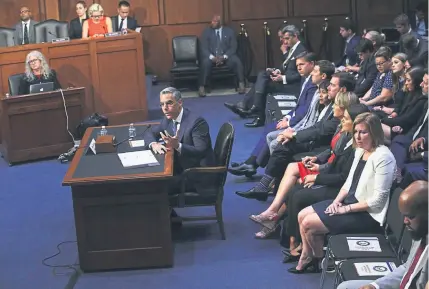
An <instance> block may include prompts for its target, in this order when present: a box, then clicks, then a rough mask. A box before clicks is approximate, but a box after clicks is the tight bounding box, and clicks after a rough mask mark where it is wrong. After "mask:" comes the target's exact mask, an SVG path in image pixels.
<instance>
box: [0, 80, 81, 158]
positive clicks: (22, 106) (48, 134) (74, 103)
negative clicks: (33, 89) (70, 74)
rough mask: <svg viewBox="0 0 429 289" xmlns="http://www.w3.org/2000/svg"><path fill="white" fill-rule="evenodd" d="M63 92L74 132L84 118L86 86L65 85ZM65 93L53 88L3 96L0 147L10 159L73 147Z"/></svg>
mask: <svg viewBox="0 0 429 289" xmlns="http://www.w3.org/2000/svg"><path fill="white" fill-rule="evenodd" d="M63 95H64V100H65V104H66V107H67V115H68V126H69V130H70V131H71V132H74V131H75V128H76V126H77V125H78V124H79V123H80V121H81V119H83V118H84V115H83V111H84V109H83V104H84V99H85V89H84V88H83V87H82V88H74V89H65V90H63ZM63 95H61V92H60V91H51V92H45V93H36V94H29V95H21V96H12V97H9V98H3V99H1V109H2V115H1V121H0V124H1V125H0V127H1V132H2V144H1V145H0V151H1V153H2V155H3V157H4V159H5V160H6V161H7V162H8V163H10V164H13V163H17V162H24V161H29V160H36V159H41V158H47V157H56V156H59V155H60V154H62V153H65V152H67V151H68V150H69V149H70V148H72V147H73V145H74V144H73V141H72V138H71V136H70V135H69V133H68V132H67V117H66V113H65V110H64V102H63Z"/></svg>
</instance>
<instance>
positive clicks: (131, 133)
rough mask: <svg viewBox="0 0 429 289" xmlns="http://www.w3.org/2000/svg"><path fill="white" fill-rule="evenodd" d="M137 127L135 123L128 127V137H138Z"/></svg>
mask: <svg viewBox="0 0 429 289" xmlns="http://www.w3.org/2000/svg"><path fill="white" fill-rule="evenodd" d="M136 135H137V134H136V128H135V127H134V124H133V123H130V127H129V128H128V137H129V138H135V137H136Z"/></svg>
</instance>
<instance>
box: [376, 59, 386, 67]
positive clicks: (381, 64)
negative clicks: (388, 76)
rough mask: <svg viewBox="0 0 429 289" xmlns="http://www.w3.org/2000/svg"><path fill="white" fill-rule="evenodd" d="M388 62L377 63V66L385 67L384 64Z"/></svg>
mask: <svg viewBox="0 0 429 289" xmlns="http://www.w3.org/2000/svg"><path fill="white" fill-rule="evenodd" d="M386 62H387V60H386V61H383V62H379V63H376V64H375V65H377V66H383V64H385V63H386Z"/></svg>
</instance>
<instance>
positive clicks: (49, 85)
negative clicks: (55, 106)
mask: <svg viewBox="0 0 429 289" xmlns="http://www.w3.org/2000/svg"><path fill="white" fill-rule="evenodd" d="M53 90H54V83H53V82H45V83H38V84H32V85H30V94H31V93H40V92H47V91H53Z"/></svg>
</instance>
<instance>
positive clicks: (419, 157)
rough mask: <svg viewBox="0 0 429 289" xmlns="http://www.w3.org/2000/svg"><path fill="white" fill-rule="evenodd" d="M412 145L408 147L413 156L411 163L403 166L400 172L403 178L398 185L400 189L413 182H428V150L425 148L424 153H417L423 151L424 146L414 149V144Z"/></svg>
mask: <svg viewBox="0 0 429 289" xmlns="http://www.w3.org/2000/svg"><path fill="white" fill-rule="evenodd" d="M413 145H414V146H413ZM413 145H412V146H411V147H410V152H411V155H412V156H413V159H412V160H411V161H412V162H411V163H407V164H405V165H404V169H403V170H402V171H403V175H404V176H403V178H402V181H401V183H400V185H399V186H400V187H401V188H406V187H407V186H408V185H410V184H411V183H412V182H414V181H418V180H422V181H427V180H428V150H427V148H426V150H425V151H420V152H419V150H424V146H423V145H422V144H421V143H420V146H419V147H416V145H417V144H416V143H415V142H414V143H413Z"/></svg>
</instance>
